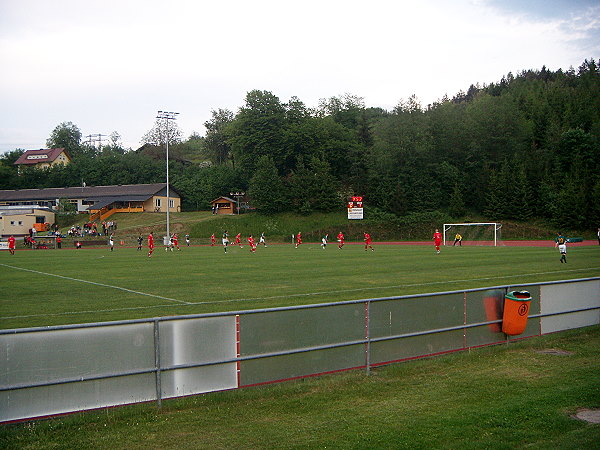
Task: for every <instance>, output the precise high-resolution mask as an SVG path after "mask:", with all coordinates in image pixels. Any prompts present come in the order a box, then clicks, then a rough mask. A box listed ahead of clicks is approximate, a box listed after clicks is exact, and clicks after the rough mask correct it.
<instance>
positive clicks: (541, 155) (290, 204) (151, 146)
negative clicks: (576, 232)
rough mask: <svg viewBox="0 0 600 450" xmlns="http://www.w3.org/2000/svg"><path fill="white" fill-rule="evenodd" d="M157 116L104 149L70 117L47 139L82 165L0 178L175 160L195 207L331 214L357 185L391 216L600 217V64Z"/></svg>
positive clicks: (585, 221)
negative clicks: (436, 96) (367, 101)
mask: <svg viewBox="0 0 600 450" xmlns="http://www.w3.org/2000/svg"><path fill="white" fill-rule="evenodd" d="M169 126H170V127H171V128H170V132H169V136H165V133H164V129H165V127H164V123H161V121H160V120H157V122H156V123H155V125H154V127H153V128H152V129H151V130H150V131H149V132H148V133H147V134H146V135H145V136H144V137H143V139H142V142H143V143H145V145H143V146H142V147H141V148H140V149H138V150H128V151H126V150H125V149H123V148H122V147H121V146H120V145H119V139H118V135H115V134H114V135H112V136H111V141H110V142H109V144H107V145H104V146H101V147H98V146H94V145H91V144H90V143H84V142H82V136H81V132H80V130H79V129H78V127H77V126H76V125H74V124H73V123H71V122H63V123H61V124H60V125H58V126H57V127H56V128H55V129H54V131H53V132H52V134H51V136H50V137H49V138H48V141H47V142H46V145H47V146H48V147H64V148H66V149H67V150H68V151H69V152H70V154H71V155H72V157H73V162H72V164H70V165H68V166H66V167H56V168H52V169H46V170H36V169H25V170H22V172H21V173H20V174H18V172H17V169H16V167H14V165H13V162H14V161H15V160H16V159H17V158H18V157H19V156H20V155H21V154H22V152H23V150H15V151H13V152H9V153H6V154H4V155H3V156H2V158H1V159H0V189H25V188H40V187H60V186H79V185H81V184H82V183H83V182H85V183H86V184H87V185H88V186H91V185H109V184H133V183H154V182H161V181H164V173H165V152H164V149H163V144H164V142H165V141H166V139H169V142H170V145H169V149H170V150H169V161H170V163H169V169H170V170H169V171H170V180H171V184H172V185H173V186H174V188H175V189H176V190H177V191H178V192H179V193H180V194H181V196H182V199H183V207H184V210H197V209H209V205H210V204H209V202H210V200H212V199H214V198H216V197H218V196H220V195H228V194H229V192H231V191H234V190H235V191H244V192H246V193H247V194H248V197H249V201H250V204H251V206H253V207H255V208H256V210H258V211H261V212H263V213H265V214H273V213H277V212H281V211H298V212H301V213H309V212H311V211H330V210H333V209H339V208H343V207H344V205H345V202H346V200H347V198H348V197H349V196H351V195H362V196H363V197H364V199H365V207H366V208H368V210H370V211H376V212H378V213H380V214H393V215H395V216H399V217H402V216H405V215H408V214H411V213H417V212H427V211H443V212H444V213H446V214H448V215H450V216H452V217H455V218H457V219H458V218H461V217H465V215H467V214H472V215H477V216H483V217H486V218H487V219H488V220H499V221H501V220H503V219H504V220H506V219H509V220H527V219H530V218H534V217H535V218H543V219H548V220H551V221H552V222H553V223H555V224H556V225H557V226H565V227H570V228H575V229H588V228H595V227H597V226H598V225H600V76H599V72H598V66H597V63H596V62H595V61H594V60H593V59H592V60H586V61H584V62H583V64H582V65H581V66H580V67H579V68H578V69H570V70H568V71H562V70H558V71H556V72H553V71H550V70H547V69H546V68H545V67H543V68H542V69H541V70H527V71H523V72H521V73H519V74H517V75H513V74H511V73H509V74H508V75H506V76H504V77H503V78H502V79H501V80H500V81H499V82H497V83H492V84H490V85H485V86H479V85H472V86H471V87H470V88H469V89H468V90H467V91H466V92H459V93H458V94H457V95H455V96H454V97H453V98H443V99H440V100H439V101H437V102H435V103H434V104H431V105H427V106H426V107H424V106H422V105H421V104H420V103H419V102H418V100H417V99H416V98H415V97H411V98H409V99H408V100H406V101H402V102H400V103H399V104H398V105H397V106H396V107H395V108H394V109H393V110H392V111H386V110H384V109H381V108H373V107H366V106H365V105H364V101H363V100H362V99H361V98H360V97H356V96H353V95H344V96H340V97H332V98H330V99H323V100H321V102H320V104H319V106H318V108H316V109H310V108H307V107H306V106H305V104H304V103H303V102H302V101H301V100H300V99H298V98H292V99H290V100H289V101H288V102H287V103H282V102H281V101H280V99H279V98H278V97H277V96H276V95H274V94H273V93H271V92H268V91H258V90H255V91H251V92H249V93H248V94H247V95H246V98H245V101H244V105H243V106H242V107H241V108H240V109H239V111H237V112H235V113H234V112H232V111H229V110H223V109H217V110H214V111H212V117H211V119H210V120H209V121H207V122H206V123H205V124H204V126H205V128H206V134H205V135H204V136H200V135H198V134H193V135H192V136H190V137H189V138H187V139H182V137H181V132H180V131H179V129H178V128H177V124H176V122H175V121H170V122H169Z"/></svg>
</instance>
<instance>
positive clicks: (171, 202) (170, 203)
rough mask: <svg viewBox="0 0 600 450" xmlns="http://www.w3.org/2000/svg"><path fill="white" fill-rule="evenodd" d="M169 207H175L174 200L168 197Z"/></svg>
mask: <svg viewBox="0 0 600 450" xmlns="http://www.w3.org/2000/svg"><path fill="white" fill-rule="evenodd" d="M169 208H175V200H171V199H169Z"/></svg>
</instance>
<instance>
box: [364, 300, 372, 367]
mask: <svg viewBox="0 0 600 450" xmlns="http://www.w3.org/2000/svg"><path fill="white" fill-rule="evenodd" d="M370 309H371V302H370V301H366V302H365V339H366V341H367V342H366V344H365V359H366V361H365V365H366V370H367V375H370V374H371V333H370V330H369V325H370V316H369V312H370Z"/></svg>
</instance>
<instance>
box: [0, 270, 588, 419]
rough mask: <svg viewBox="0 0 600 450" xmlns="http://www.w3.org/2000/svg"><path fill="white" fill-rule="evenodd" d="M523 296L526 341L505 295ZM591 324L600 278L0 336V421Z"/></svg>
mask: <svg viewBox="0 0 600 450" xmlns="http://www.w3.org/2000/svg"><path fill="white" fill-rule="evenodd" d="M519 289H527V290H529V291H530V292H531V297H532V301H531V305H530V314H529V320H528V322H527V327H526V328H525V331H524V332H523V333H522V334H521V335H519V336H517V337H508V336H506V335H505V334H504V333H502V331H501V322H502V308H503V301H504V295H505V293H506V292H507V291H509V290H519ZM599 323H600V277H596V278H585V279H578V280H569V281H559V282H549V283H536V284H526V285H518V286H496V287H490V288H483V289H470V290H462V291H452V292H441V293H434V294H422V295H409V296H401V297H386V298H376V299H365V300H356V301H347V302H338V303H324V304H316V305H307V306H298V307H286V308H271V309H259V310H249V311H238V312H227V313H218V314H200V315H190V316H180V317H162V318H154V319H146V320H130V321H120V322H106V323H92V324H85V325H66V326H56V327H47V328H27V329H13V330H2V331H0V422H10V421H18V420H25V419H31V418H35V417H43V416H49V415H56V414H63V413H69V412H74V411H81V410H88V409H94V408H103V407H109V406H116V405H123V404H130V403H137V402H147V401H156V402H158V404H160V402H161V400H162V399H166V398H173V397H180V396H185V395H192V394H200V393H205V392H211V391H218V390H225V389H235V388H239V387H244V386H251V385H257V384H262V383H272V382H277V381H283V380H289V379H294V378H300V377H305V376H311V375H316V374H323V373H331V372H336V371H343V370H350V369H364V370H366V371H369V370H370V369H371V367H374V366H378V365H383V364H389V363H392V362H398V361H403V360H408V359H413V358H419V357H423V356H431V355H437V354H442V353H447V352H452V351H458V350H464V349H469V348H474V347H480V346H486V345H493V344H499V343H505V342H508V341H510V340H511V339H520V338H524V337H531V336H538V335H541V334H545V333H550V332H555V331H560V330H566V329H569V328H577V327H584V326H589V325H595V324H599Z"/></svg>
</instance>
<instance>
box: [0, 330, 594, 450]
mask: <svg viewBox="0 0 600 450" xmlns="http://www.w3.org/2000/svg"><path fill="white" fill-rule="evenodd" d="M599 348H600V327H599V326H594V327H587V328H583V329H579V330H571V331H566V332H562V333H557V334H552V335H546V336H543V337H537V338H531V339H525V340H522V341H517V342H513V343H511V344H509V345H501V346H495V347H488V348H482V349H477V350H474V351H470V352H460V353H454V354H451V355H446V356H442V357H437V358H434V359H426V360H419V361H412V362H406V363H401V364H395V365H390V366H386V367H380V368H378V369H375V370H373V371H372V372H371V375H370V376H367V375H366V373H365V372H364V371H351V372H346V373H341V374H333V375H327V376H321V377H315V378H309V379H304V380H299V381H294V382H286V383H281V384H277V385H269V386H262V387H255V388H245V389H241V390H235V391H226V392H216V393H210V394H205V395H200V396H195V397H189V398H184V399H178V400H169V401H165V402H163V406H162V408H161V409H157V408H156V407H155V406H154V405H153V404H145V405H134V406H127V407H120V408H113V409H106V410H101V411H94V412H87V413H81V414H74V415H69V416H63V417H60V418H55V419H50V420H44V421H36V422H30V423H24V424H13V425H4V426H2V427H0V447H2V448H5V449H23V448H27V449H47V448H56V449H63V448H64V449H67V448H69V449H71V448H86V449H87V448H90V449H91V448H94V449H95V448H98V449H103V448H106V449H108V448H110V449H113V448H128V449H159V448H160V449H166V448H190V449H191V448H194V449H196V448H210V449H229V448H240V449H241V448H248V449H257V448H261V449H262V448H265V449H267V448H353V449H372V448H390V449H392V448H394V449H397V448H406V449H414V448H452V449H455V448H464V449H489V448H494V449H503V448H506V449H509V448H536V449H572V448H578V449H583V448H585V449H593V448H599V442H600V424H589V423H587V422H582V421H579V420H576V419H574V418H573V417H572V415H574V414H575V413H576V412H577V410H578V409H579V408H598V407H600V383H599V377H598V374H599V373H600V359H599V358H598V349H599Z"/></svg>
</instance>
